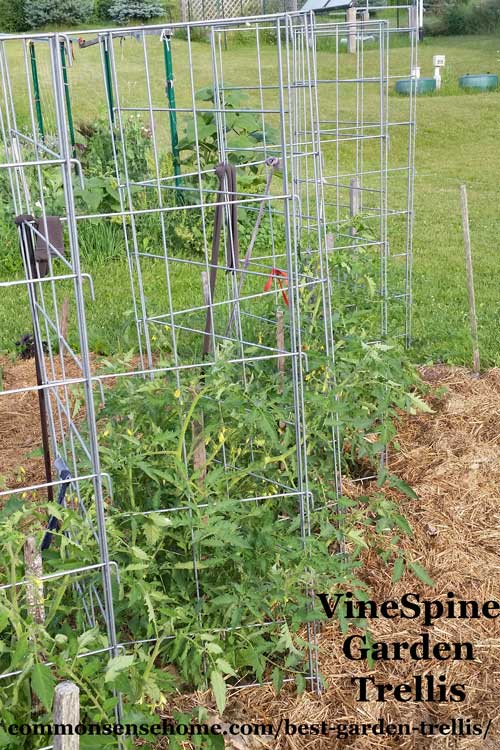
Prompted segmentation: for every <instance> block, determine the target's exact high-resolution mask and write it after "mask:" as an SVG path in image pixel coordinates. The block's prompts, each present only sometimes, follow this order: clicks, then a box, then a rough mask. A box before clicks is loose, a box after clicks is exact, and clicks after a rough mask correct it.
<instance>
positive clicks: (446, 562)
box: [192, 366, 500, 750]
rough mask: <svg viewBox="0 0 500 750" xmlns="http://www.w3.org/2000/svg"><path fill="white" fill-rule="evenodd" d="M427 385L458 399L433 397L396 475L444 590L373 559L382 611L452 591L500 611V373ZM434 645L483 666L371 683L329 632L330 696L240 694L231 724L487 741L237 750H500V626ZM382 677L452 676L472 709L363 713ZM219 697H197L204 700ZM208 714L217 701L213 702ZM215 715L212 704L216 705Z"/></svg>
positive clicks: (246, 742) (398, 635)
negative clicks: (413, 595) (399, 727)
mask: <svg viewBox="0 0 500 750" xmlns="http://www.w3.org/2000/svg"><path fill="white" fill-rule="evenodd" d="M422 374H423V377H424V379H426V380H427V381H428V382H429V383H430V384H431V385H432V386H445V387H446V388H447V389H448V391H447V393H446V395H444V397H441V398H439V399H437V398H433V397H430V398H429V399H428V401H429V403H430V404H431V405H432V408H433V409H434V413H433V414H420V415H418V416H416V417H415V416H414V417H407V418H405V419H404V420H403V421H402V423H401V426H400V430H399V435H398V440H399V443H400V446H401V450H400V452H399V453H398V454H397V455H394V456H393V457H392V460H391V462H390V463H391V469H392V470H393V471H394V472H396V473H398V474H399V476H401V477H402V478H404V479H405V480H406V481H407V482H408V483H409V484H411V485H412V487H413V488H414V489H415V490H416V492H417V494H418V498H419V499H418V501H412V500H408V499H406V498H405V499H404V500H400V502H401V504H402V506H403V512H404V514H405V515H406V516H407V517H408V519H409V520H410V522H411V524H412V527H413V530H414V536H413V538H411V539H408V540H407V541H406V542H405V546H406V547H407V548H408V550H410V551H411V553H412V555H413V557H414V559H417V560H418V561H420V562H421V563H422V564H423V565H425V567H426V568H427V570H428V571H429V573H430V575H431V576H432V578H433V580H434V582H435V587H434V588H432V587H427V586H425V585H424V584H422V583H421V582H420V581H418V580H416V579H415V578H414V577H413V576H411V575H410V574H406V575H405V577H404V578H403V579H402V580H401V581H399V582H398V583H397V584H393V583H392V582H391V571H390V570H388V569H387V568H386V567H384V565H383V564H382V563H380V562H377V560H376V559H375V558H374V557H370V559H369V560H367V573H366V577H367V580H368V581H369V583H370V585H371V587H372V598H373V599H375V600H376V601H377V602H382V601H384V600H387V599H394V598H398V597H400V596H401V595H402V594H403V593H405V592H409V591H415V592H419V593H420V595H421V598H424V597H425V598H428V599H440V600H442V601H446V594H447V592H449V591H453V592H454V593H455V595H456V598H457V599H464V600H471V599H472V600H477V601H479V602H482V601H487V600H490V599H495V600H497V601H498V600H500V369H496V370H490V371H489V372H488V373H486V374H485V375H484V376H483V377H482V378H481V379H479V380H477V379H474V378H472V377H471V375H470V373H469V372H468V371H466V370H465V369H461V368H449V367H445V366H434V367H430V368H423V370H422ZM372 625H373V627H372V633H373V637H374V640H383V641H386V642H393V641H408V642H409V643H411V642H413V641H415V640H417V639H418V637H419V635H420V633H421V632H422V631H424V630H426V628H424V627H423V626H422V621H421V619H417V620H404V621H401V620H399V619H396V620H386V619H378V620H372ZM427 630H428V632H429V635H430V637H431V641H432V643H435V642H438V641H445V642H450V643H454V642H464V641H470V642H471V643H472V644H473V647H474V656H475V660H474V661H472V662H467V661H442V662H438V661H435V660H432V661H420V662H413V661H412V660H410V659H409V658H407V659H406V660H405V661H387V662H377V666H376V668H375V669H373V670H372V671H370V669H369V668H368V666H367V665H366V662H350V661H349V660H348V659H347V658H346V657H345V656H344V654H343V653H342V648H341V646H342V640H343V639H342V637H341V635H340V632H339V629H338V627H337V626H336V625H335V624H328V625H325V627H324V629H323V632H322V634H321V637H320V666H321V672H322V674H323V675H324V677H325V678H326V680H327V681H328V689H327V690H326V692H325V693H324V694H323V695H322V696H321V697H317V696H315V695H312V694H303V695H302V696H300V697H297V696H296V694H295V693H294V691H293V690H291V689H290V690H288V691H287V690H284V691H282V693H281V695H279V696H276V695H275V693H274V690H273V689H272V688H270V687H259V688H251V689H246V690H242V691H239V692H238V693H236V694H235V695H234V696H233V698H232V700H231V701H230V704H229V706H228V708H227V710H226V712H225V716H224V719H225V721H241V722H263V723H269V722H272V723H273V724H274V726H276V725H277V724H278V723H279V720H280V719H281V718H288V719H289V720H290V721H291V722H294V723H296V724H300V723H303V722H309V723H310V722H321V721H323V720H326V721H327V722H328V723H334V722H335V723H339V722H346V723H358V724H359V723H363V722H365V723H374V722H377V721H378V719H380V718H381V717H384V718H385V719H386V720H387V721H392V722H395V723H397V724H399V723H401V724H408V723H410V724H412V725H416V724H420V722H421V721H425V722H432V723H434V724H439V723H443V722H445V723H450V722H451V720H452V719H453V718H455V719H458V718H459V717H462V718H463V719H470V720H472V723H478V724H482V726H483V731H484V729H485V726H486V724H487V722H488V720H490V719H491V720H492V725H491V727H490V730H489V733H488V736H487V738H486V739H484V738H483V737H479V738H471V737H465V738H460V737H451V736H448V737H433V738H429V737H428V738H423V737H422V736H420V735H418V734H414V735H411V736H403V737H392V738H390V737H377V736H372V735H370V736H365V737H350V738H348V739H344V740H342V741H340V740H337V739H335V738H334V737H333V736H330V737H297V736H294V737H283V736H282V737H279V738H274V739H273V738H269V737H267V738H260V739H257V738H255V737H254V738H252V737H248V738H243V737H240V738H238V739H237V741H236V740H235V741H234V742H233V741H232V740H231V741H230V740H229V738H226V746H227V747H229V748H234V749H235V750H240V749H241V750H244V749H245V748H247V750H254V748H263V747H268V748H273V750H298V749H299V748H301V749H302V748H304V750H305V749H306V748H307V749H308V750H323V748H329V749H331V750H336V748H346V747H348V748H350V750H382V748H384V749H386V748H401V749H402V750H410V749H411V750H427V748H432V750H465V749H466V748H467V750H474V749H475V748H481V750H498V748H499V747H500V719H499V717H500V618H498V619H497V620H485V619H480V620H447V619H444V618H443V619H441V620H439V621H437V623H436V624H435V625H434V627H433V628H430V629H427ZM363 674H365V675H366V674H370V675H372V676H373V677H374V678H375V679H376V682H377V683H381V682H382V683H391V684H392V685H398V684H401V683H409V684H412V683H413V676H414V675H415V674H419V675H426V674H433V675H434V676H435V677H436V678H438V677H439V675H446V684H447V685H448V686H449V685H451V684H454V683H464V685H465V690H466V700H465V701H464V702H461V703H429V702H421V703H416V702H408V703H397V702H396V701H394V700H391V699H389V700H388V701H387V702H385V703H377V702H375V701H373V700H371V701H370V702H367V703H357V702H356V697H357V694H356V689H355V688H354V687H353V685H351V682H350V680H351V677H352V676H354V675H363ZM207 698H209V696H207V695H205V696H199V695H198V696H197V697H192V701H193V703H192V705H194V703H195V702H196V700H198V701H199V700H200V699H201V700H202V701H203V699H207ZM205 705H206V700H205ZM212 705H213V704H212Z"/></svg>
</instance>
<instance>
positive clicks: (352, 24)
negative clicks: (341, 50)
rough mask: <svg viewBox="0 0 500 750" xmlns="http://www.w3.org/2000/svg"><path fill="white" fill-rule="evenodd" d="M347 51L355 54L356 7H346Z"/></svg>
mask: <svg viewBox="0 0 500 750" xmlns="http://www.w3.org/2000/svg"><path fill="white" fill-rule="evenodd" d="M347 24H348V26H347V51H348V52H350V53H351V54H353V55H355V54H356V8H347Z"/></svg>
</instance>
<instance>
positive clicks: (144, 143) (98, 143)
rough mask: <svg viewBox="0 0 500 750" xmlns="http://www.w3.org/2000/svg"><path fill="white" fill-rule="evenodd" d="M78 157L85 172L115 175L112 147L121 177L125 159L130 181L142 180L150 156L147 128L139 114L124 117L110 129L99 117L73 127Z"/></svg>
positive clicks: (105, 120) (98, 175)
mask: <svg viewBox="0 0 500 750" xmlns="http://www.w3.org/2000/svg"><path fill="white" fill-rule="evenodd" d="M77 130H78V133H79V134H80V138H79V141H80V142H79V144H78V149H79V152H80V153H79V158H80V160H81V162H82V166H83V169H84V174H85V175H90V176H97V177H104V176H110V175H112V176H114V175H115V162H114V150H115V151H116V156H117V162H118V168H119V170H120V173H121V175H122V177H123V178H124V169H125V160H124V154H125V155H126V167H127V171H128V178H129V180H130V181H131V182H137V181H140V180H143V179H144V178H145V177H146V176H147V175H148V166H149V163H150V159H151V130H150V128H149V127H147V126H146V125H145V124H144V121H143V120H142V117H141V115H140V114H138V115H136V116H134V115H131V116H130V117H129V118H128V119H124V121H123V127H122V128H120V127H119V125H118V124H117V125H116V126H115V128H114V129H113V131H112V132H111V130H110V125H109V121H108V120H107V119H104V118H101V119H97V120H94V121H93V122H92V123H80V124H79V125H78V127H77Z"/></svg>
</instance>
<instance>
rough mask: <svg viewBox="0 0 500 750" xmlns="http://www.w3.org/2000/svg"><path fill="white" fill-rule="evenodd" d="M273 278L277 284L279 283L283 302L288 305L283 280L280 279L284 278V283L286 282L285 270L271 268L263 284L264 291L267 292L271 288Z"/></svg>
mask: <svg viewBox="0 0 500 750" xmlns="http://www.w3.org/2000/svg"><path fill="white" fill-rule="evenodd" d="M273 278H276V279H277V281H278V284H279V286H280V289H281V294H282V295H283V299H284V300H285V304H286V306H287V307H288V306H289V303H288V295H287V293H286V292H285V287H284V286H283V281H282V280H284V281H285V283H287V284H288V276H287V275H286V273H285V271H282V270H281V269H280V268H271V273H270V274H269V278H268V280H267V281H266V283H265V285H264V291H265V292H269V290H270V289H271V286H272V284H273Z"/></svg>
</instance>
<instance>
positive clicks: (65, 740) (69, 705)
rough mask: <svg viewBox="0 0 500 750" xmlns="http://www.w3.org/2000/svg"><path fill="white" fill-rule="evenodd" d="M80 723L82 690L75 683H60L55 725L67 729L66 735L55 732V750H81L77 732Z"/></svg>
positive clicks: (55, 698)
mask: <svg viewBox="0 0 500 750" xmlns="http://www.w3.org/2000/svg"><path fill="white" fill-rule="evenodd" d="M79 723H80V688H79V687H78V685H75V684H74V682H60V683H59V685H57V687H56V689H55V693H54V724H55V725H58V724H61V725H64V726H65V728H66V729H65V733H64V734H57V733H56V731H55V732H54V750H79V748H80V735H78V734H77V733H76V732H75V728H76V726H77V725H78V724H79ZM68 727H70V728H71V729H69V731H68ZM54 729H55V727H54Z"/></svg>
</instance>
